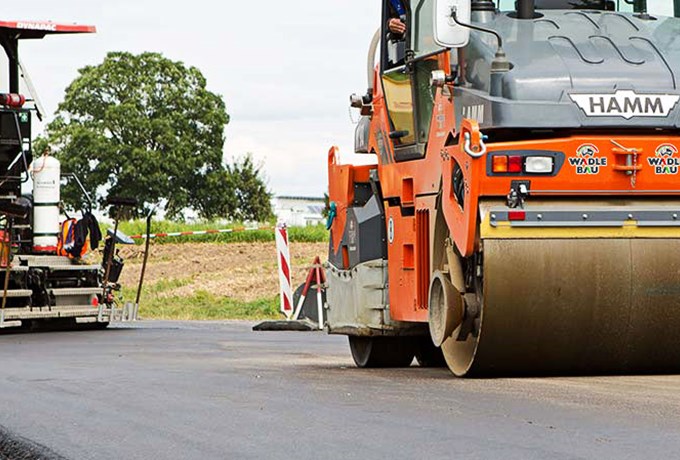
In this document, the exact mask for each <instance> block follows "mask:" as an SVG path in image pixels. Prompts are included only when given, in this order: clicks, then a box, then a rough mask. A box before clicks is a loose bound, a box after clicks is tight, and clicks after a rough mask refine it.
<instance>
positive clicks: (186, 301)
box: [139, 290, 281, 320]
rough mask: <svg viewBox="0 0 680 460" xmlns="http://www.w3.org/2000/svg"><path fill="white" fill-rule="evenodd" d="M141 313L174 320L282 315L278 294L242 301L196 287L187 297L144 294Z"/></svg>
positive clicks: (264, 317)
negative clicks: (145, 295)
mask: <svg viewBox="0 0 680 460" xmlns="http://www.w3.org/2000/svg"><path fill="white" fill-rule="evenodd" d="M139 316H140V317H141V318H143V319H174V320H224V319H247V320H261V319H273V318H280V317H281V314H280V312H279V301H278V297H277V296H275V297H272V298H269V299H260V300H256V301H254V302H242V301H237V300H233V299H230V298H228V297H221V296H216V295H214V294H212V293H210V292H208V291H203V290H201V291H196V292H194V294H193V295H191V296H187V297H179V296H176V297H165V298H158V297H151V296H147V297H146V299H144V298H142V302H141V305H140V311H139Z"/></svg>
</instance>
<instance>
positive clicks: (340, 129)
mask: <svg viewBox="0 0 680 460" xmlns="http://www.w3.org/2000/svg"><path fill="white" fill-rule="evenodd" d="M379 3H380V2H379V1H377V0H372V1H367V0H345V1H339V0H317V1H314V0H293V1H289V2H281V1H275V0H262V1H252V0H251V1H235V0H224V1H210V0H193V1H178V0H115V1H111V0H109V1H93V0H59V1H54V0H30V1H22V2H15V3H14V4H13V5H12V8H11V9H9V8H8V9H6V12H5V13H4V14H3V19H7V20H14V19H34V20H53V21H57V22H78V23H82V24H94V25H96V26H97V28H98V34H96V35H92V36H87V35H73V36H70V35H67V36H57V37H47V38H46V39H44V40H40V41H36V42H28V41H26V42H24V43H23V45H22V48H21V50H20V51H21V57H22V60H23V62H24V64H25V65H26V67H27V68H28V71H29V72H30V74H31V77H32V79H33V83H34V85H35V86H36V88H37V90H38V93H39V95H40V97H41V99H42V102H43V105H44V106H45V110H46V111H47V112H48V114H50V115H51V114H52V113H54V111H55V110H56V107H57V104H58V103H59V102H60V101H61V100H62V98H63V95H64V89H65V88H66V86H68V84H69V83H70V82H71V81H72V80H73V79H74V78H75V77H76V76H77V70H78V69H79V68H81V67H83V66H85V65H88V64H98V63H100V62H101V61H102V60H103V58H104V56H105V55H106V53H107V52H109V51H121V50H122V51H130V52H134V53H139V52H142V51H156V52H161V53H163V54H164V55H165V56H166V57H168V58H170V59H173V60H180V61H183V62H184V63H186V64H187V65H192V66H196V67H198V68H199V69H200V70H201V71H202V72H203V73H204V75H205V76H206V78H207V80H208V87H209V89H210V90H211V91H213V92H216V93H219V94H221V95H222V96H223V97H224V100H225V102H226V105H227V112H228V113H229V115H230V116H231V122H230V123H229V124H228V125H227V127H226V138H227V142H226V145H225V153H226V156H227V157H231V156H238V155H243V154H245V153H247V152H252V153H253V155H254V156H255V157H256V158H257V159H259V160H261V161H263V162H264V169H265V173H266V175H267V178H268V182H269V187H270V189H271V190H272V191H273V192H274V193H276V194H296V195H309V196H321V195H322V194H323V192H324V191H325V190H326V188H327V187H326V158H327V152H328V149H329V148H330V147H331V146H332V145H339V146H340V147H341V151H342V152H344V153H345V154H346V155H349V154H350V153H351V151H352V149H353V136H354V125H353V123H352V122H351V119H350V115H349V109H348V107H349V95H350V94H351V93H353V92H361V93H363V92H364V91H365V90H366V71H365V62H366V52H367V48H368V44H369V41H370V39H371V37H372V35H373V33H374V32H375V29H376V28H377V27H378V25H379V10H380V6H379ZM8 11H10V12H11V16H10V13H9V12H8ZM0 78H1V79H2V81H5V79H6V76H5V72H4V71H3V72H2V73H1V74H0ZM3 86H5V85H4V84H3ZM357 116H358V115H357V114H356V113H355V114H354V117H355V118H356V117H357Z"/></svg>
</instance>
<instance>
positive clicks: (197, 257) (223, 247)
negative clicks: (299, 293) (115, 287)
mask: <svg viewBox="0 0 680 460" xmlns="http://www.w3.org/2000/svg"><path fill="white" fill-rule="evenodd" d="M327 251H328V243H292V244H291V248H290V252H291V258H292V266H293V284H294V285H297V284H299V283H302V282H304V280H305V277H306V273H307V269H308V267H309V265H310V264H311V262H312V261H313V259H314V257H315V256H317V255H318V256H320V257H321V258H322V260H325V258H326V253H327ZM121 255H122V256H123V258H124V259H125V269H124V270H123V275H122V277H121V282H122V284H123V286H126V287H127V288H128V289H130V288H133V287H135V286H136V285H137V283H138V281H139V272H140V270H141V266H142V256H143V246H134V247H125V248H124V249H123V250H121ZM277 270H278V268H277V262H276V246H275V244H274V243H231V244H222V243H185V244H152V245H151V251H150V256H149V265H148V267H147V271H146V276H145V285H146V288H145V291H144V295H155V296H157V297H159V298H164V297H167V298H169V297H189V296H191V295H192V294H194V293H195V292H197V291H207V292H209V293H211V294H213V295H215V296H219V297H228V298H230V299H233V300H236V301H242V302H252V301H256V300H260V299H264V298H271V297H274V296H276V295H277V293H278V289H279V288H278V286H279V284H278V283H279V280H278V271H277ZM160 286H162V289H161V288H160Z"/></svg>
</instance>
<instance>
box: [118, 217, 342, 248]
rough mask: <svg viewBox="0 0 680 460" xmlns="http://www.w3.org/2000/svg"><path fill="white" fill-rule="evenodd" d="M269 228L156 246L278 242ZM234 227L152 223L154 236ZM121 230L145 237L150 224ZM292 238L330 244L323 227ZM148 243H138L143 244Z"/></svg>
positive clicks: (295, 231) (294, 231) (298, 230)
mask: <svg viewBox="0 0 680 460" xmlns="http://www.w3.org/2000/svg"><path fill="white" fill-rule="evenodd" d="M261 226H263V227H269V228H266V229H264V230H249V231H234V233H218V234H211V235H195V236H181V237H167V238H157V239H155V240H154V241H156V244H164V243H185V242H191V243H255V242H268V241H274V230H273V226H272V225H271V224H262V225H261ZM226 228H233V229H235V230H238V229H240V228H243V226H242V225H240V224H238V225H234V224H225V223H224V222H219V221H205V222H200V223H194V224H185V223H180V222H171V221H167V220H162V221H154V222H153V223H152V224H151V233H174V232H191V231H198V230H211V229H213V230H214V229H226ZM119 229H120V230H121V231H122V232H123V233H125V234H127V235H143V234H144V233H146V222H145V221H144V220H133V221H127V222H121V223H120V226H119ZM288 236H289V238H290V241H291V242H293V243H320V242H325V241H328V238H329V233H328V231H327V230H326V227H324V226H323V225H315V226H308V227H290V228H289V229H288ZM143 241H144V240H141V239H140V240H137V243H138V244H142V243H143Z"/></svg>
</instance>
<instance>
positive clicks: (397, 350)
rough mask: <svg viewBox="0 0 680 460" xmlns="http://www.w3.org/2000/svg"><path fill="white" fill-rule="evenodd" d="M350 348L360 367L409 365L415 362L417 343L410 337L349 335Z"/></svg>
mask: <svg viewBox="0 0 680 460" xmlns="http://www.w3.org/2000/svg"><path fill="white" fill-rule="evenodd" d="M349 348H350V350H351V351H352V358H354V362H355V363H356V365H357V366H358V367H362V368H371V367H408V366H410V365H411V363H412V362H413V356H414V355H415V351H416V350H415V344H414V341H413V340H412V339H411V338H408V337H355V336H349Z"/></svg>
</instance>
